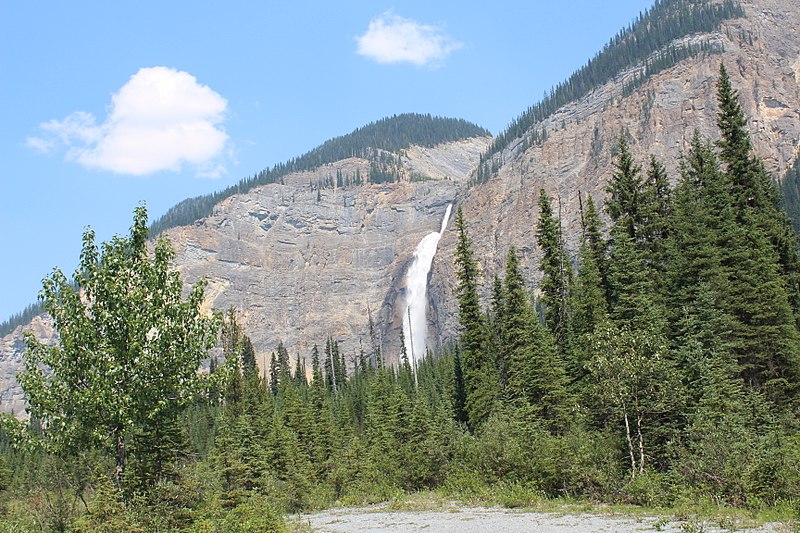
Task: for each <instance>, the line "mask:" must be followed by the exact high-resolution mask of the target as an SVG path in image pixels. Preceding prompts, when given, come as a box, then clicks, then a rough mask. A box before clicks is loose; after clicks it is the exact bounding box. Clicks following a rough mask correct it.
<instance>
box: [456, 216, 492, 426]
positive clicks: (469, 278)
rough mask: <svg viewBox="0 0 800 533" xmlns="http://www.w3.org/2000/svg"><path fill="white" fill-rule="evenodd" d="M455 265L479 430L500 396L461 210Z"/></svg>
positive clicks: (472, 422)
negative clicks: (489, 353)
mask: <svg viewBox="0 0 800 533" xmlns="http://www.w3.org/2000/svg"><path fill="white" fill-rule="evenodd" d="M456 230H457V231H458V242H457V243H456V251H455V264H456V278H457V279H458V286H457V288H456V292H457V297H458V321H459V324H460V325H461V353H462V357H463V359H462V361H463V365H462V369H463V371H464V372H463V379H464V390H465V396H466V402H465V409H466V413H467V423H468V424H469V426H470V427H471V428H473V429H475V428H477V427H478V426H479V425H480V424H481V423H482V422H483V421H484V420H486V418H487V417H488V416H489V414H490V413H491V410H492V405H493V403H494V401H495V398H496V397H497V395H498V393H499V376H498V375H497V370H496V366H495V365H494V364H493V361H492V360H491V358H490V357H489V355H488V354H487V353H486V348H487V344H488V339H487V325H486V319H485V316H484V314H483V312H482V311H481V307H480V302H479V300H478V265H477V263H476V261H475V256H474V252H473V251H472V240H471V239H470V237H469V234H468V232H467V223H466V220H465V218H464V211H463V210H462V208H461V206H460V205H459V206H458V209H457V210H456Z"/></svg>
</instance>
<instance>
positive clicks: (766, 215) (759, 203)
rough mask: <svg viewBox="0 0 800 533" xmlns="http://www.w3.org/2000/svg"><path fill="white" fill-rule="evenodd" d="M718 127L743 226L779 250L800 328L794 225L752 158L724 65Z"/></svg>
mask: <svg viewBox="0 0 800 533" xmlns="http://www.w3.org/2000/svg"><path fill="white" fill-rule="evenodd" d="M717 103H718V105H719V113H718V114H717V126H718V127H719V130H720V136H721V138H720V140H719V141H718V142H717V145H718V146H719V148H720V160H721V161H722V162H723V163H724V165H725V171H726V173H727V174H728V176H729V177H730V180H731V184H732V187H733V195H734V199H735V202H736V207H737V209H738V211H737V216H738V217H739V221H740V223H741V224H755V225H757V226H758V228H759V229H760V231H761V232H763V233H764V234H765V235H766V237H767V238H768V240H769V241H770V244H771V245H772V247H773V248H774V249H775V252H776V253H777V255H778V259H779V262H780V266H781V274H782V276H783V278H784V279H785V283H786V290H787V292H788V296H789V302H790V305H791V306H792V310H793V313H794V314H795V323H796V326H797V327H800V248H798V238H797V234H796V233H795V232H794V230H793V228H792V224H791V221H790V219H789V217H788V216H787V215H786V213H785V212H784V211H783V209H782V208H781V205H780V203H781V202H780V192H779V190H778V187H777V185H776V183H775V181H774V180H773V179H772V177H771V176H770V175H769V174H768V173H767V171H766V169H765V167H764V163H763V162H762V161H761V160H760V159H758V158H757V157H755V156H754V155H753V154H752V151H753V148H752V143H751V141H750V132H749V131H748V129H747V121H746V119H745V116H744V111H743V110H742V108H741V105H740V104H739V98H738V92H737V91H736V90H734V89H733V87H732V85H731V81H730V78H729V76H728V72H727V70H726V69H725V65H724V64H720V72H719V80H718V82H717Z"/></svg>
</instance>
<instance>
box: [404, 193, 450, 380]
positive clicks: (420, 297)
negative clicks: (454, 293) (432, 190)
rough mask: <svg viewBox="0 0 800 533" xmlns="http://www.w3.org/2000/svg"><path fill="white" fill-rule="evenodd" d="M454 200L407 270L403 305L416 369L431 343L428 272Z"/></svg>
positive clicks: (412, 359)
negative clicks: (437, 227)
mask: <svg viewBox="0 0 800 533" xmlns="http://www.w3.org/2000/svg"><path fill="white" fill-rule="evenodd" d="M452 209H453V204H450V205H448V206H447V210H446V211H445V212H444V219H443V220H442V228H441V229H440V230H439V231H438V232H436V231H434V232H432V233H429V234H428V235H426V236H425V237H424V238H423V239H422V240H421V241H419V244H418V245H417V249H416V250H414V260H413V261H412V262H411V267H409V269H408V272H406V305H405V307H404V309H403V336H404V337H405V338H404V340H405V343H406V347H407V348H408V350H409V353H408V357H409V359H410V360H411V361H412V365H413V368H414V370H415V372H416V366H417V365H416V362H417V361H418V360H420V359H421V358H422V357H423V356H424V355H425V352H426V349H427V344H428V318H427V316H426V312H427V309H428V272H430V270H431V264H433V256H434V255H436V246H437V245H438V244H439V239H440V238H441V237H442V233H444V230H445V228H446V227H447V221H448V220H449V219H450V212H451V211H452Z"/></svg>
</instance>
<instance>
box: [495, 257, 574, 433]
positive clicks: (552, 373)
mask: <svg viewBox="0 0 800 533" xmlns="http://www.w3.org/2000/svg"><path fill="white" fill-rule="evenodd" d="M504 286H505V287H504V289H505V290H504V294H505V303H504V306H503V307H504V310H505V327H504V330H503V331H504V336H503V337H504V338H503V344H502V350H503V352H504V357H505V359H506V360H507V361H508V385H507V388H506V394H505V396H507V397H509V398H510V399H511V400H518V401H522V402H523V405H525V404H526V405H527V407H529V408H530V409H532V410H533V412H534V413H536V415H537V417H538V418H539V420H540V421H542V422H543V423H544V424H545V425H546V426H547V427H549V428H550V429H551V430H553V431H563V430H564V429H565V426H566V424H567V417H566V414H567V410H568V393H567V390H566V374H565V371H564V364H563V361H562V359H561V358H560V356H559V354H558V350H557V349H556V345H555V341H554V339H553V337H552V334H551V333H550V331H549V330H548V329H547V328H546V327H545V326H544V325H542V324H541V323H540V322H539V318H538V316H536V313H535V312H534V310H533V306H532V305H531V301H530V296H529V294H528V291H527V290H526V288H525V284H524V281H523V279H522V273H521V272H520V269H519V260H518V259H517V253H516V250H515V249H514V247H511V249H509V251H508V255H507V258H506V274H505V279H504Z"/></svg>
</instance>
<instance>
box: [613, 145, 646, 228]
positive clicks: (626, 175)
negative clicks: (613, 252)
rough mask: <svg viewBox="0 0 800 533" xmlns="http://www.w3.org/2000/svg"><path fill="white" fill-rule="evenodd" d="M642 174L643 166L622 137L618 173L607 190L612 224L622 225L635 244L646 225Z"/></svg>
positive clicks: (615, 170) (618, 155) (615, 163)
mask: <svg viewBox="0 0 800 533" xmlns="http://www.w3.org/2000/svg"><path fill="white" fill-rule="evenodd" d="M641 170H642V168H641V166H639V165H638V164H637V163H636V162H635V161H634V159H633V154H632V153H631V149H630V145H629V144H628V140H627V139H626V137H625V135H624V134H623V135H620V137H619V141H618V142H617V156H616V159H615V160H614V173H613V174H612V176H611V181H610V182H609V183H608V186H607V187H606V192H607V195H608V199H607V200H606V211H607V212H608V215H609V217H610V218H611V221H612V222H614V224H617V225H620V224H621V225H622V226H623V229H624V230H625V233H627V235H628V237H630V238H631V239H634V240H637V239H639V233H640V232H641V229H642V224H643V213H642V212H641V209H642V200H643V198H642V195H643V188H644V184H643V181H642V177H641Z"/></svg>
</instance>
